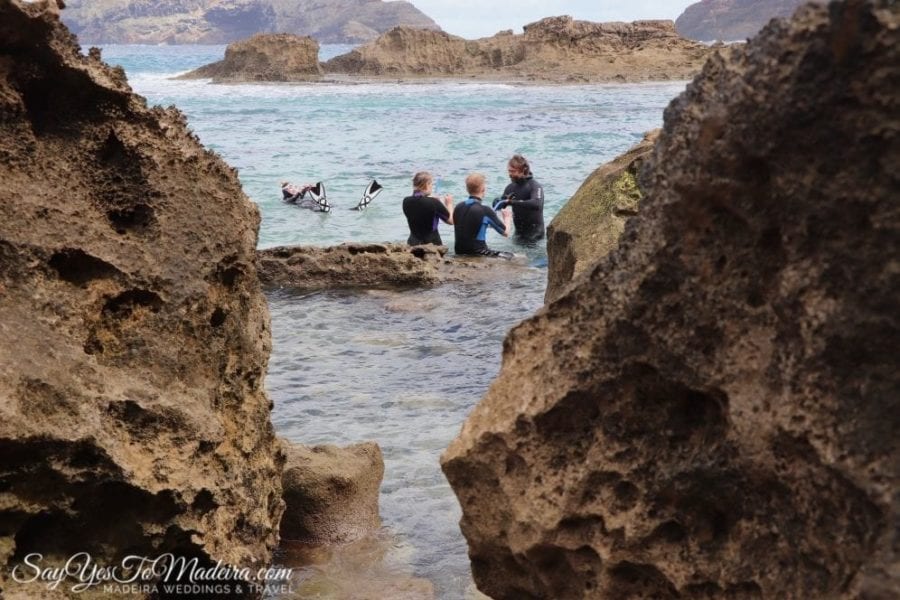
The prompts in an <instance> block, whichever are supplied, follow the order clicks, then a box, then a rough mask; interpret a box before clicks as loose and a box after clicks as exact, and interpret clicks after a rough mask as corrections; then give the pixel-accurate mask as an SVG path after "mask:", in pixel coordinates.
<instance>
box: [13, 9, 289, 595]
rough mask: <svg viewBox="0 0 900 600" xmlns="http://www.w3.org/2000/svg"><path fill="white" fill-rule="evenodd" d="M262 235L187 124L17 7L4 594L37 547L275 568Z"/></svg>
mask: <svg viewBox="0 0 900 600" xmlns="http://www.w3.org/2000/svg"><path fill="white" fill-rule="evenodd" d="M210 207H214V209H213V210H211V209H210ZM258 226H259V214H258V212H257V210H256V208H255V206H254V205H253V204H252V203H251V202H250V201H249V200H248V199H247V197H246V196H245V195H244V194H243V192H242V191H241V187H240V184H239V182H238V178H237V176H236V174H235V172H234V171H233V170H232V169H231V168H230V167H228V166H227V165H226V164H225V163H224V162H222V160H221V159H219V157H218V156H216V155H215V154H213V153H212V152H209V151H208V150H205V149H204V148H203V147H202V146H201V145H200V143H199V142H198V141H197V139H196V137H194V136H193V135H192V134H191V133H190V131H189V130H188V128H187V126H186V123H185V119H184V117H183V115H181V113H179V112H178V111H177V110H175V109H168V110H164V109H161V108H154V109H148V108H147V106H146V103H145V101H144V100H143V98H140V97H139V96H136V95H134V94H133V93H132V92H131V89H130V88H129V87H128V85H127V83H126V81H125V78H124V74H123V73H122V71H121V69H113V68H110V67H108V66H107V65H105V64H103V63H102V62H101V61H100V59H99V53H98V52H94V51H92V52H91V53H90V55H89V56H82V55H80V54H79V50H78V46H77V44H76V43H75V39H74V37H73V36H72V35H71V34H70V33H69V32H68V31H67V30H66V29H65V28H64V27H63V26H62V25H61V24H60V23H59V20H58V16H57V15H56V13H55V12H53V11H51V10H49V9H48V7H47V5H46V4H45V3H43V2H38V3H33V4H26V3H22V2H20V1H19V0H0V332H2V338H0V413H2V418H0V523H2V526H0V565H2V567H3V568H2V569H0V587H2V588H3V590H4V593H5V594H7V595H13V591H14V590H13V586H12V583H11V582H10V581H8V580H6V578H7V577H8V576H9V573H10V569H9V567H10V566H11V565H12V564H14V563H18V562H19V561H21V560H22V559H23V557H24V556H26V555H27V554H29V553H33V552H37V553H41V554H43V556H44V559H43V565H44V566H50V565H52V564H56V563H59V562H60V561H64V560H65V559H66V558H68V557H69V556H70V555H72V554H74V553H75V552H89V553H91V554H92V556H93V558H94V560H95V561H97V562H98V563H103V564H107V565H114V564H115V561H116V560H118V559H121V558H122V557H123V555H124V554H125V553H127V554H146V555H147V556H158V555H159V554H161V553H165V552H176V553H179V554H182V555H186V556H188V557H191V556H195V557H197V558H199V559H200V560H201V563H205V562H206V561H213V562H214V561H217V560H222V561H223V562H225V563H229V564H232V565H236V566H247V567H250V566H252V565H261V564H264V563H265V562H266V561H267V560H268V559H269V557H270V552H271V550H272V549H273V547H274V545H275V544H276V542H277V528H278V522H279V520H280V518H281V512H282V507H283V503H282V500H281V460H282V457H281V455H280V453H279V452H280V451H279V450H278V446H277V443H276V440H275V436H274V433H273V429H272V425H271V423H270V420H269V410H270V407H269V400H268V398H267V397H266V394H265V392H264V389H263V378H264V375H265V372H266V364H267V361H268V356H269V351H270V335H269V317H268V310H267V308H266V302H265V298H264V297H263V295H262V293H261V291H260V286H259V282H258V278H257V275H256V269H255V266H254V256H255V246H256V241H257V230H258ZM24 593H25V594H26V595H27V594H28V593H31V594H32V595H33V596H34V597H44V594H45V593H47V590H46V588H45V587H44V586H43V585H42V584H36V585H35V586H34V587H33V588H27V589H26V590H25V591H24Z"/></svg>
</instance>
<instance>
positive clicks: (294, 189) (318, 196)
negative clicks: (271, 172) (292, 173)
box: [281, 181, 331, 212]
mask: <svg viewBox="0 0 900 600" xmlns="http://www.w3.org/2000/svg"><path fill="white" fill-rule="evenodd" d="M281 195H282V199H283V200H284V201H285V202H287V203H288V204H293V205H294V206H297V207H299V208H308V209H309V210H312V211H316V212H329V211H330V210H331V206H330V205H329V204H328V199H327V198H326V197H325V185H324V184H323V183H322V182H321V181H320V182H318V183H317V184H316V185H310V184H308V183H307V184H304V185H302V186H299V187H298V186H295V185H293V184H291V183H289V182H287V181H282V182H281ZM307 195H308V196H309V197H308V198H307Z"/></svg>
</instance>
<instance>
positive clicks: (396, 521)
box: [103, 46, 684, 599]
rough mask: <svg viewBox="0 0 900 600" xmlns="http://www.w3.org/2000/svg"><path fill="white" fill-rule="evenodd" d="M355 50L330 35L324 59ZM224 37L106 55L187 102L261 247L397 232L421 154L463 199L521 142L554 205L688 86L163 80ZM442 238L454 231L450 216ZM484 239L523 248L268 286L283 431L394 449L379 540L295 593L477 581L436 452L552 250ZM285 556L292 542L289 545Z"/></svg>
mask: <svg viewBox="0 0 900 600" xmlns="http://www.w3.org/2000/svg"><path fill="white" fill-rule="evenodd" d="M346 49H347V48H346V47H334V46H325V47H323V50H322V53H321V56H322V57H323V58H328V57H330V56H334V55H336V54H338V53H340V52H342V51H345V50H346ZM223 51H224V48H223V47H221V46H194V47H164V46H161V47H156V46H109V47H106V48H104V52H103V55H104V58H105V59H106V60H107V61H108V62H110V63H113V64H121V65H122V66H124V67H125V69H126V72H127V73H128V75H129V80H130V82H131V84H132V86H133V87H134V89H135V91H137V92H138V93H140V94H142V95H144V96H146V97H147V98H148V100H149V101H150V102H151V103H153V104H162V105H164V106H165V105H170V104H174V105H176V106H177V107H179V108H180V109H181V110H182V111H184V112H185V113H186V114H187V116H188V119H189V123H190V126H191V127H192V128H193V130H194V131H195V132H196V133H197V134H198V135H199V137H200V139H201V141H202V142H203V143H204V144H205V145H207V146H208V147H210V148H213V149H215V150H216V151H217V152H219V153H220V154H221V155H222V156H223V157H224V159H225V160H226V161H227V162H228V163H230V164H231V165H233V166H236V167H237V168H238V169H239V172H240V178H241V182H242V183H243V186H244V190H245V191H246V193H247V195H248V196H250V198H251V199H252V200H253V201H255V202H256V203H258V204H259V206H260V208H261V211H262V216H263V220H262V226H261V231H260V246H261V247H270V246H274V245H280V244H298V243H303V244H317V245H328V244H335V243H340V242H343V241H351V240H355V241H403V240H405V239H406V235H407V230H406V224H405V220H404V219H403V216H402V213H401V211H400V210H399V202H400V200H401V199H402V198H403V196H405V195H406V194H407V193H408V190H409V181H410V179H411V177H412V174H413V173H414V172H415V171H418V170H422V169H427V170H430V171H432V172H433V173H435V174H436V175H437V176H438V177H439V190H438V191H439V192H441V193H452V194H454V196H455V197H456V198H457V199H460V198H462V197H464V194H463V191H462V183H463V180H464V178H465V175H466V174H467V173H468V172H469V171H472V170H478V171H482V172H483V173H485V175H487V177H488V198H492V197H493V196H494V195H497V194H499V192H500V191H501V190H502V188H503V186H504V185H505V184H506V181H507V180H506V179H505V161H506V159H507V158H508V157H509V156H510V155H511V154H512V153H513V152H522V153H524V154H525V155H527V156H528V157H529V158H530V159H531V161H532V165H533V168H534V171H535V174H536V176H537V178H538V179H539V180H540V181H541V182H542V183H543V184H544V186H545V189H546V196H547V203H546V211H545V217H546V219H547V222H549V220H550V218H552V216H553V215H554V214H555V213H556V211H558V210H559V207H560V206H561V205H562V204H563V203H564V202H565V201H566V200H567V199H568V198H569V197H570V196H571V195H572V194H573V193H574V192H575V190H576V189H577V188H578V186H579V185H580V184H581V182H582V181H583V180H584V179H585V177H586V176H587V175H588V174H589V173H590V172H591V171H593V170H594V169H595V168H596V167H597V166H598V165H599V164H601V163H603V162H605V161H606V160H608V159H610V158H612V157H614V156H616V155H617V154H619V153H621V152H622V151H623V150H625V149H627V148H628V147H629V146H631V145H632V144H634V143H635V142H637V141H638V140H639V139H640V138H641V136H642V134H643V132H644V131H647V130H649V129H652V128H654V127H658V126H659V125H660V124H661V121H662V110H663V108H664V107H665V106H666V104H667V103H668V102H669V100H670V99H671V98H673V97H674V96H676V95H677V94H678V93H679V92H680V91H681V90H682V89H683V87H684V84H683V83H666V84H642V85H593V86H566V87H559V86H523V85H502V84H483V83H474V82H445V83H396V82H385V83H371V84H365V85H349V84H333V83H332V84H302V85H297V84H252V85H212V84H210V83H208V82H206V81H174V80H171V79H170V77H171V76H172V75H174V74H176V73H178V72H183V71H186V70H188V69H191V68H194V67H197V66H199V65H201V64H205V63H207V62H211V61H213V60H217V59H219V58H220V57H221V56H222V53H223ZM373 178H375V179H378V181H379V182H381V183H382V184H383V185H384V186H385V191H384V192H383V193H382V194H381V196H380V197H378V198H377V199H376V201H375V203H374V204H373V206H372V208H371V209H370V210H369V211H367V212H365V213H357V212H355V211H349V210H345V209H348V208H350V207H351V206H355V204H356V202H357V200H358V199H359V197H360V195H361V194H362V191H363V189H364V188H365V185H366V183H367V182H368V181H369V180H370V179H373ZM282 179H289V180H292V181H296V182H307V181H308V182H314V181H317V180H324V181H325V182H326V185H327V189H328V195H329V198H330V200H331V202H332V204H333V205H335V210H334V211H333V212H332V213H331V214H328V215H321V214H314V213H311V212H308V211H304V210H301V209H296V208H294V207H290V206H286V205H283V204H282V203H281V202H280V190H279V181H280V180H282ZM442 235H443V237H444V241H445V242H448V241H449V242H450V243H451V244H452V232H449V231H444V232H443V233H442ZM489 242H490V243H491V245H492V246H495V247H497V248H500V249H509V250H515V251H518V252H519V254H524V255H525V256H524V257H523V258H521V259H519V260H517V261H514V263H513V264H511V265H509V268H507V269H504V270H502V272H501V273H500V274H499V275H498V276H497V277H496V278H493V279H491V280H490V281H489V282H480V283H474V282H473V283H471V284H453V285H445V286H442V287H440V288H435V289H428V290H410V291H400V292H397V291H393V292H389V291H368V292H338V291H331V292H322V293H316V294H296V293H292V292H288V291H273V292H270V293H269V301H270V308H271V313H272V330H273V338H274V350H273V354H272V358H271V361H270V370H269V375H268V378H267V386H268V389H269V393H270V395H271V397H272V399H273V401H274V403H275V410H274V415H273V419H274V422H275V427H276V429H277V430H278V433H279V434H280V435H282V436H285V437H287V438H288V439H291V440H293V441H297V442H304V443H309V444H314V443H336V444H348V443H352V442H356V441H362V440H375V441H377V442H378V443H379V444H380V445H381V448H382V450H383V451H384V456H385V466H386V472H385V481H384V485H383V487H382V496H381V507H382V516H383V518H384V524H385V527H386V528H385V531H384V532H382V533H383V535H382V536H380V539H381V540H382V542H381V545H380V546H378V548H379V550H377V551H373V550H372V548H371V547H369V546H364V547H362V549H359V548H356V547H353V548H350V549H348V552H350V553H351V555H352V557H353V558H347V557H346V556H345V557H343V558H341V557H339V558H334V557H331V558H329V559H328V561H326V562H327V564H328V565H330V566H328V567H316V568H311V569H307V570H305V571H303V573H302V576H301V578H303V579H304V581H303V582H302V585H301V586H300V587H298V588H297V589H298V591H297V594H298V595H299V596H301V597H321V598H329V597H336V596H339V595H341V594H342V593H344V594H345V592H346V589H348V588H349V589H352V588H353V586H354V585H359V586H371V585H373V582H375V581H380V580H381V578H385V579H387V580H390V579H392V578H394V579H395V578H398V577H399V578H412V579H414V580H419V581H420V582H421V580H423V579H424V580H428V581H429V582H430V585H432V586H433V587H434V589H435V592H436V596H437V597H438V598H448V599H455V598H463V597H466V596H467V594H469V595H470V594H471V592H470V591H469V592H467V589H469V586H470V582H471V578H470V575H469V568H468V560H467V558H466V551H465V541H464V539H463V538H462V536H461V534H460V533H459V529H458V526H457V522H458V520H459V517H460V511H459V507H458V505H457V503H456V499H455V497H454V496H453V493H452V491H451V490H450V488H449V486H448V484H447V483H446V480H445V479H444V478H443V475H442V474H441V472H440V467H439V465H438V458H439V456H440V453H441V452H442V451H443V449H444V448H445V447H446V446H447V444H448V443H449V442H450V440H451V439H452V438H453V437H454V436H455V435H456V433H457V432H458V431H459V428H460V426H461V425H462V422H463V420H464V419H465V417H466V415H467V414H468V412H469V411H470V410H471V409H472V407H473V406H474V405H475V403H476V402H477V401H478V400H479V398H481V396H482V395H483V394H484V392H485V391H486V389H487V387H488V385H489V384H490V382H491V380H492V378H493V377H494V376H495V375H496V373H497V371H498V369H499V363H500V350H501V342H502V340H503V337H504V336H505V334H506V332H507V331H508V330H509V328H510V327H512V326H513V325H514V324H515V323H517V322H518V321H520V320H522V319H523V318H525V317H527V316H528V315H530V314H532V313H533V312H534V311H536V310H537V309H538V308H539V307H540V306H541V304H542V298H543V293H544V285H545V279H546V270H545V268H544V267H545V265H546V254H545V251H544V248H535V249H530V250H528V251H527V252H525V251H523V250H522V249H517V248H515V247H514V246H513V245H512V244H511V242H509V241H507V240H505V239H502V238H499V239H498V238H497V237H494V238H493V239H491V238H489ZM373 556H374V557H375V558H373ZM290 557H291V552H290V551H288V550H285V554H284V555H283V556H282V558H283V560H285V561H287V562H290V560H291V558H290ZM354 580H356V581H354ZM336 586H337V587H336ZM338 588H341V589H342V590H344V592H341V591H336V590H338ZM367 589H368V588H367ZM379 589H380V588H379ZM410 589H421V588H416V587H415V586H413V587H412V588H410ZM329 590H330V591H329ZM385 593H388V592H385ZM391 593H392V594H393V592H391ZM415 595H416V593H413V594H412V596H413V597H415ZM420 595H421V594H420Z"/></svg>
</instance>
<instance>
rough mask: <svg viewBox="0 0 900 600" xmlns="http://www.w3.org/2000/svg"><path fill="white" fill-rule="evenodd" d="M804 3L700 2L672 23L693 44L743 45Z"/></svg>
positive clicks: (793, 0)
mask: <svg viewBox="0 0 900 600" xmlns="http://www.w3.org/2000/svg"><path fill="white" fill-rule="evenodd" d="M804 1H805V0H702V1H701V2H696V3H694V4H691V5H690V6H688V7H687V8H686V9H684V12H683V13H681V16H679V17H678V18H677V19H676V20H675V28H676V29H677V30H678V33H680V34H681V35H683V36H684V37H686V38H690V39H692V40H702V41H707V42H712V41H715V40H724V41H729V42H737V41H742V40H745V39H747V38H748V37H750V36H752V35H755V34H756V33H757V32H758V31H759V30H760V29H762V28H763V26H764V25H765V24H766V23H768V22H769V21H770V20H771V19H777V18H782V19H783V18H786V17H790V16H791V15H792V14H794V11H795V10H797V8H799V7H800V5H801V4H803V3H804ZM812 1H815V0H812ZM820 1H821V0H820Z"/></svg>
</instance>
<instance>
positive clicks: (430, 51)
mask: <svg viewBox="0 0 900 600" xmlns="http://www.w3.org/2000/svg"><path fill="white" fill-rule="evenodd" d="M712 52H713V50H711V49H710V48H708V47H706V46H704V45H703V44H699V43H697V42H692V41H690V40H687V39H685V38H682V37H681V36H679V35H678V34H677V33H676V32H675V26H674V24H673V23H672V22H671V21H635V22H634V23H591V22H588V21H575V20H573V19H572V18H571V17H548V18H546V19H542V20H541V21H538V22H536V23H532V24H530V25H527V26H526V27H525V33H524V34H522V35H514V34H513V33H512V32H511V31H505V32H501V33H498V34H497V35H494V36H493V37H489V38H482V39H479V40H465V39H463V38H460V37H456V36H453V35H450V34H447V33H444V32H441V31H428V30H419V29H414V28H411V27H396V28H394V29H392V30H390V31H388V32H387V33H385V34H384V35H382V36H380V37H379V38H378V39H377V40H375V41H374V42H371V43H370V44H367V45H365V46H362V47H360V48H357V49H355V50H352V51H350V52H349V53H347V54H343V55H341V56H337V57H335V58H333V59H331V60H329V61H327V62H326V63H325V64H324V68H325V71H326V72H328V73H343V74H350V75H364V76H375V77H379V76H386V77H397V76H424V77H475V78H500V79H538V80H549V81H559V82H564V81H645V80H664V79H688V78H690V77H692V76H694V75H695V74H696V73H697V72H699V70H700V67H701V66H702V65H703V63H704V61H705V60H706V59H707V58H708V56H709V55H710V54H711V53H712Z"/></svg>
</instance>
